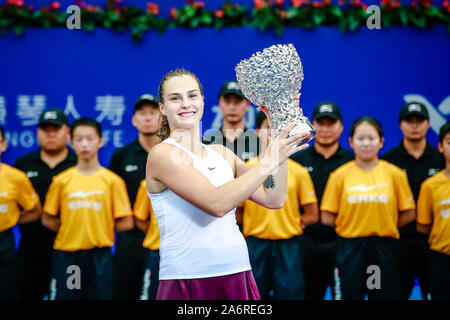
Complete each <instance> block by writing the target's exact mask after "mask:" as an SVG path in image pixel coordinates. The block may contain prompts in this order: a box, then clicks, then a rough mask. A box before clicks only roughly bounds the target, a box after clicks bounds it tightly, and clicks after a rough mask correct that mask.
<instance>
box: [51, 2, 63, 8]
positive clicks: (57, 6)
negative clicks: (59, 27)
mask: <svg viewBox="0 0 450 320" xmlns="http://www.w3.org/2000/svg"><path fill="white" fill-rule="evenodd" d="M60 8H61V3H59V2H58V1H53V2H52V3H50V9H51V10H58V9H60Z"/></svg>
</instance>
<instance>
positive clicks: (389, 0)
mask: <svg viewBox="0 0 450 320" xmlns="http://www.w3.org/2000/svg"><path fill="white" fill-rule="evenodd" d="M390 3H391V0H381V4H384V5H386V4H390Z"/></svg>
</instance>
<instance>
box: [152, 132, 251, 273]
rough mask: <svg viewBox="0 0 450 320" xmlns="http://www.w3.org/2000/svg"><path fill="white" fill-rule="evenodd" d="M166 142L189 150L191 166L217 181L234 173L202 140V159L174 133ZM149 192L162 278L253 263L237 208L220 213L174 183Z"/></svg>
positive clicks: (236, 268)
mask: <svg viewBox="0 0 450 320" xmlns="http://www.w3.org/2000/svg"><path fill="white" fill-rule="evenodd" d="M163 143H169V144H171V145H174V146H176V147H178V148H181V149H182V150H184V151H185V152H187V153H188V154H189V155H190V156H191V157H192V160H193V167H194V168H195V169H197V170H198V171H199V172H200V173H201V174H203V175H204V176H205V177H206V178H207V179H208V180H209V181H210V182H211V184H212V185H214V186H215V187H217V186H220V185H222V184H225V183H227V182H229V181H231V180H233V179H234V173H233V169H232V168H231V166H230V164H229V163H228V162H227V161H226V160H225V159H224V158H223V157H221V156H220V155H219V154H218V153H217V152H215V151H214V150H213V149H211V148H209V147H208V146H206V145H203V146H204V147H205V150H206V153H207V156H206V158H205V159H202V158H200V157H198V156H196V155H195V154H193V153H192V152H190V151H189V150H187V149H186V148H184V147H183V146H181V145H180V144H179V143H177V142H176V141H175V140H173V139H171V138H168V139H166V140H164V141H163ZM183 183H189V181H183ZM148 195H149V197H150V200H151V202H152V207H153V211H154V212H155V216H156V220H157V221H158V228H159V234H160V249H159V254H160V270H159V279H161V280H169V279H196V278H208V277H216V276H222V275H228V274H233V273H237V272H242V271H247V270H250V269H251V267H250V261H249V257H248V249H247V244H246V242H245V239H244V237H243V235H242V233H241V232H240V231H239V228H238V226H237V224H236V216H235V211H236V208H235V209H233V210H231V211H230V212H228V213H227V214H226V215H225V216H223V217H221V218H217V217H213V216H211V215H209V214H207V213H206V212H204V211H203V210H201V209H199V208H197V207H196V206H194V205H192V204H191V203H189V202H187V201H186V200H184V199H182V198H181V197H179V196H178V195H176V194H175V193H173V192H172V191H171V190H170V189H167V190H165V191H163V192H161V193H156V194H155V193H153V194H152V193H148Z"/></svg>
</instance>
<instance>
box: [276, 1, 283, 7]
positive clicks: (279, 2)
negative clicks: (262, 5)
mask: <svg viewBox="0 0 450 320" xmlns="http://www.w3.org/2000/svg"><path fill="white" fill-rule="evenodd" d="M276 3H277V6H279V7H281V6H283V4H284V0H277V1H276Z"/></svg>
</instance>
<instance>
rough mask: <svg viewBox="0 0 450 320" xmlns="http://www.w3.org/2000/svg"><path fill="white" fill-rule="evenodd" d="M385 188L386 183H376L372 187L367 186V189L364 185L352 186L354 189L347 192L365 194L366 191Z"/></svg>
mask: <svg viewBox="0 0 450 320" xmlns="http://www.w3.org/2000/svg"><path fill="white" fill-rule="evenodd" d="M385 186H387V182H383V183H377V184H374V185H372V186H367V187H366V185H365V184H361V185H358V186H354V187H351V188H348V189H347V191H361V192H367V191H370V190H372V189H375V188H379V187H385Z"/></svg>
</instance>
